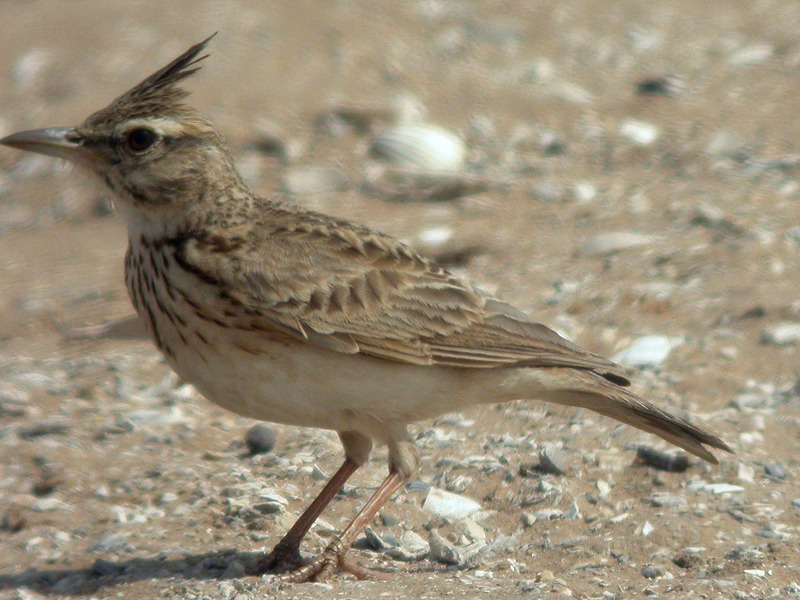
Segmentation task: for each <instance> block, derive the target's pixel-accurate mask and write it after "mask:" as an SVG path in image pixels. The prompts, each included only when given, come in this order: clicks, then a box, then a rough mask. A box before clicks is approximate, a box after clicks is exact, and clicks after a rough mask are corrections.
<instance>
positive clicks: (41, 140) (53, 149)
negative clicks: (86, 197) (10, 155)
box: [0, 127, 88, 163]
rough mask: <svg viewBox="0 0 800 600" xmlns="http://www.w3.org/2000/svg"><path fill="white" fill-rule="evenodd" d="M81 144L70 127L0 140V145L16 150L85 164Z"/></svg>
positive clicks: (28, 132) (38, 130)
mask: <svg viewBox="0 0 800 600" xmlns="http://www.w3.org/2000/svg"><path fill="white" fill-rule="evenodd" d="M81 142H82V137H81V135H80V134H79V133H78V132H77V131H75V129H73V128H71V127H65V128H58V127H52V128H49V129H34V130H32V131H21V132H19V133H14V134H12V135H9V136H7V137H4V138H3V139H1V140H0V144H3V145H4V146H9V147H11V148H16V149H17V150H27V151H28V152H37V153H39V154H47V155H48V156H55V157H57V158H63V159H65V160H69V161H72V162H77V163H81V162H85V161H86V158H88V153H87V151H86V148H85V147H84V146H83V144H82V143H81Z"/></svg>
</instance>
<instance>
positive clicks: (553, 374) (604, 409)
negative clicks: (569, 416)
mask: <svg viewBox="0 0 800 600" xmlns="http://www.w3.org/2000/svg"><path fill="white" fill-rule="evenodd" d="M537 371H538V373H537V374H538V375H540V376H541V377H537V379H538V383H539V384H540V385H543V386H544V388H545V393H544V394H543V397H542V399H543V400H547V401H550V402H555V403H557V404H563V405H566V406H576V407H580V408H588V409H589V410H592V411H594V412H597V413H600V414H601V415H605V416H607V417H611V418H612V419H616V420H617V421H621V422H622V423H625V424H627V425H632V426H633V427H636V428H637V429H641V430H642V431H647V432H649V433H654V434H655V435H657V436H659V437H661V438H663V439H665V440H667V441H668V442H670V443H671V444H675V445H676V446H680V447H681V448H683V449H684V450H686V451H688V452H691V453H692V454H694V455H696V456H699V457H700V458H702V459H703V460H706V461H708V462H710V463H714V464H717V463H718V462H719V461H718V460H717V457H716V456H714V455H713V454H712V453H711V452H709V450H708V448H706V446H710V447H712V448H719V449H720V450H724V451H726V452H733V450H731V448H730V447H729V446H728V445H727V444H726V443H725V442H723V441H722V440H721V439H720V438H719V437H717V436H716V435H714V434H713V433H711V432H710V431H707V430H705V429H703V428H701V427H698V426H696V425H692V424H691V423H689V422H688V421H686V420H684V419H682V418H680V417H677V416H675V415H671V414H670V413H668V412H666V411H663V410H661V409H660V408H658V407H656V406H654V405H653V404H651V403H649V402H647V401H646V400H643V399H642V398H639V397H638V396H637V395H635V394H633V393H631V392H629V391H628V390H627V389H625V388H623V387H620V386H619V385H617V384H615V383H613V382H611V381H609V380H607V379H605V378H604V377H603V376H601V375H599V374H597V373H594V372H592V371H579V370H577V369H561V368H556V369H547V370H545V369H539V370H537Z"/></svg>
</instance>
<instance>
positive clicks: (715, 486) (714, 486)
mask: <svg viewBox="0 0 800 600" xmlns="http://www.w3.org/2000/svg"><path fill="white" fill-rule="evenodd" d="M701 489H702V490H703V491H704V492H706V493H708V494H714V495H715V496H717V495H719V494H740V493H742V492H744V488H743V487H742V486H740V485H734V484H732V483H707V484H706V485H704V486H703V487H702V488H701Z"/></svg>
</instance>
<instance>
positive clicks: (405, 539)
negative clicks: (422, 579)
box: [386, 531, 431, 562]
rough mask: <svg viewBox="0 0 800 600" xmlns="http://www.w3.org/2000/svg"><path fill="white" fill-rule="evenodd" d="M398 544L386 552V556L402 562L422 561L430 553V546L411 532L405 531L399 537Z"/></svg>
mask: <svg viewBox="0 0 800 600" xmlns="http://www.w3.org/2000/svg"><path fill="white" fill-rule="evenodd" d="M399 541H400V544H399V546H396V547H394V548H389V550H387V551H386V554H387V555H388V556H391V557H392V558H394V559H396V560H401V561H404V562H414V561H418V560H422V559H423V558H425V557H426V556H428V554H429V553H430V549H431V548H430V545H429V544H428V542H426V541H425V540H424V539H422V538H421V537H420V536H419V535H418V534H416V533H414V532H413V531H406V532H405V533H404V534H403V535H402V536H401V537H400V540H399Z"/></svg>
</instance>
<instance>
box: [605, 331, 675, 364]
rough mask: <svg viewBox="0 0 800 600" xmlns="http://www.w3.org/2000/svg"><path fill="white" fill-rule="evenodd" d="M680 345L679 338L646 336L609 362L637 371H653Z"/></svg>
mask: <svg viewBox="0 0 800 600" xmlns="http://www.w3.org/2000/svg"><path fill="white" fill-rule="evenodd" d="M680 343H681V339H680V338H670V337H667V336H665V335H647V336H644V337H640V338H639V339H637V340H635V341H634V342H633V343H632V344H631V345H630V346H628V347H627V348H625V349H624V350H621V351H620V352H617V353H616V354H614V356H612V357H611V360H612V361H614V362H617V363H620V364H623V365H627V366H630V367H636V368H637V369H655V368H657V367H659V366H661V364H662V363H663V362H664V361H665V360H666V359H667V356H669V353H670V352H671V351H672V349H673V348H675V347H676V346H678V345H679V344H680Z"/></svg>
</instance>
